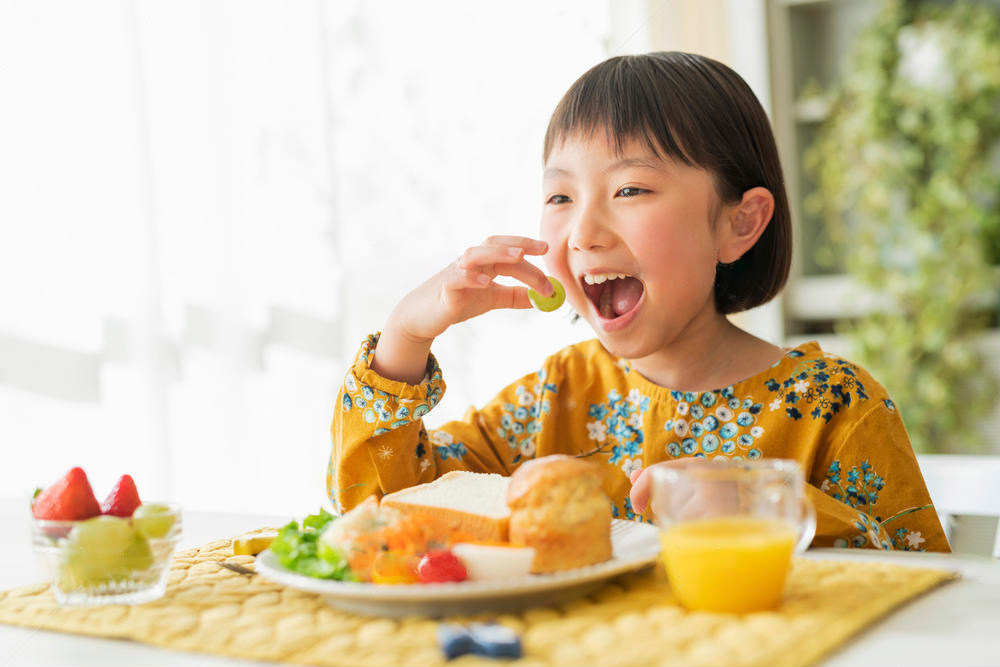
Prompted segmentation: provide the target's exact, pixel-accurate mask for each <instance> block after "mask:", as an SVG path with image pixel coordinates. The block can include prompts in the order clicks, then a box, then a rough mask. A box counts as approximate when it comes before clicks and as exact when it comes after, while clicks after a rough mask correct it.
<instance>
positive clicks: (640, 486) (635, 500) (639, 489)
mask: <svg viewBox="0 0 1000 667" xmlns="http://www.w3.org/2000/svg"><path fill="white" fill-rule="evenodd" d="M648 470H649V469H648V468H644V469H643V470H642V471H640V472H639V475H638V477H636V478H635V479H633V480H632V490H631V491H629V494H628V497H629V499H630V500H631V501H632V511H633V512H635V513H636V514H642V513H643V512H645V511H646V505H647V504H648V503H649V485H650V481H651V478H652V475H650V474H649V473H648Z"/></svg>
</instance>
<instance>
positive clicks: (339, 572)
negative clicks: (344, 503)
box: [270, 509, 356, 581]
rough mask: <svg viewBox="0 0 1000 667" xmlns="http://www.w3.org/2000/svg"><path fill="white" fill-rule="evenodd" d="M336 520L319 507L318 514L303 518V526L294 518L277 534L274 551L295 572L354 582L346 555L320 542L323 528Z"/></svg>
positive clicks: (273, 544) (272, 545)
mask: <svg viewBox="0 0 1000 667" xmlns="http://www.w3.org/2000/svg"><path fill="white" fill-rule="evenodd" d="M336 519H337V517H335V516H334V515H332V514H330V513H329V512H327V511H326V510H324V509H320V511H319V514H310V515H309V516H307V517H306V518H305V519H303V520H302V527H301V528H300V527H299V524H298V522H297V521H292V522H291V523H289V524H288V525H287V526H285V527H284V528H282V529H281V530H280V531H278V537H276V538H275V540H274V542H273V543H272V544H271V546H270V549H271V552H272V553H274V555H276V556H277V557H278V561H279V562H280V563H281V564H282V565H283V566H285V567H286V568H288V569H289V570H292V571H293V572H298V573H299V574H304V575H306V576H309V577H318V578H320V579H337V580H340V581H355V580H356V577H355V576H354V573H353V572H351V568H350V567H349V566H348V564H347V559H346V558H344V556H343V554H342V553H340V551H338V550H337V549H332V548H330V547H329V546H328V545H326V544H324V543H322V542H320V541H319V536H320V535H321V534H322V533H323V530H324V529H325V528H326V527H327V525H328V524H329V523H330V522H331V521H335V520H336Z"/></svg>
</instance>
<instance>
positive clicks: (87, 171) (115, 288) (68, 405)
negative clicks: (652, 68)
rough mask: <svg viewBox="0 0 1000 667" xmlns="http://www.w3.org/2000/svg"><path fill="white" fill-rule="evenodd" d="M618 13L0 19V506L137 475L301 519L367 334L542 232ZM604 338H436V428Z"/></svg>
mask: <svg viewBox="0 0 1000 667" xmlns="http://www.w3.org/2000/svg"><path fill="white" fill-rule="evenodd" d="M608 4H609V3H608V2H607V0H588V1H586V2H581V1H577V0H573V1H569V0H567V1H565V2H551V3H535V2H532V1H531V0H518V1H516V2H505V3H493V4H485V3H467V2H460V1H457V0H454V1H444V0H436V1H433V2H421V3H411V2H386V1H374V0H373V1H367V2H344V1H342V0H314V1H311V2H295V3H286V2H279V1H277V0H256V1H253V2H235V1H233V2H223V1H221V0H209V1H205V2H198V1H196V0H178V1H173V2H169V3H162V2H152V1H144V0H139V1H138V2H134V3H128V2H124V1H123V0H94V1H91V2H87V3H80V2H72V1H68V0H67V1H63V2H59V1H54V0H41V1H34V0H5V1H3V2H0V63H2V66H0V495H2V496H7V497H22V498H27V496H28V494H30V492H31V490H32V489H33V488H34V487H35V486H37V485H46V484H48V483H50V482H51V481H53V480H54V479H55V478H57V477H58V476H60V475H61V474H62V473H63V472H65V471H66V470H67V469H68V468H70V467H71V466H74V465H82V466H83V467H84V468H85V469H86V470H87V471H88V472H89V473H90V476H91V480H92V482H93V485H94V487H95V491H96V492H97V494H98V496H100V497H103V495H104V494H105V493H106V492H107V489H108V488H109V487H110V486H111V484H112V483H113V482H114V480H115V479H116V478H117V476H118V475H120V474H122V473H125V472H128V473H130V474H132V475H133V476H134V477H135V478H136V481H137V482H138V484H139V487H140V493H141V494H142V495H144V496H146V497H147V498H155V497H161V498H162V497H169V498H171V499H174V500H177V501H179V502H181V503H182V504H184V505H186V506H188V507H197V508H216V509H228V510H253V511H259V512H271V513H290V514H302V513H305V512H308V511H312V510H314V509H315V508H316V507H317V506H318V505H319V504H320V503H322V502H323V500H324V489H323V475H324V472H325V463H326V456H327V453H328V448H329V441H330V438H329V433H328V426H329V421H330V416H331V410H332V408H331V406H332V405H333V397H334V392H335V391H336V387H337V385H338V384H339V382H340V378H341V377H342V375H343V373H344V370H345V369H346V366H347V364H348V363H349V362H350V359H351V357H352V356H353V353H354V351H355V349H356V347H357V345H358V343H359V342H360V340H361V338H362V337H363V336H364V335H365V334H366V333H368V332H370V331H373V330H375V329H377V328H379V327H380V326H381V323H382V321H383V320H384V318H385V316H386V314H387V313H388V311H389V309H390V308H391V307H392V305H393V304H394V303H395V301H396V300H397V299H398V298H399V297H400V296H401V295H402V294H404V293H405V292H406V291H407V290H409V289H411V288H412V287H413V286H415V285H416V284H417V282H419V281H421V280H423V279H424V278H425V277H427V276H429V275H430V274H432V273H433V272H435V271H437V270H438V269H439V268H440V267H441V266H442V265H444V264H445V263H447V262H449V261H451V260H452V259H453V258H454V257H455V256H457V255H458V254H459V253H460V252H461V251H462V250H463V249H464V248H465V247H466V246H468V245H471V244H474V243H477V242H479V241H480V240H481V239H482V238H484V237H485V236H487V235H489V234H491V233H516V234H527V235H533V234H535V232H536V230H537V221H538V215H539V211H540V201H539V197H540V193H539V191H538V190H539V182H540V171H541V170H540V166H541V165H540V163H541V155H540V153H541V140H542V136H543V133H544V128H545V123H546V121H547V119H548V115H549V114H550V113H551V110H552V108H553V106H554V105H555V103H556V101H557V100H558V98H559V97H560V96H561V94H562V93H563V92H564V90H565V89H566V87H568V85H569V84H570V83H571V82H572V81H573V80H574V79H575V78H576V77H577V76H578V75H579V74H581V73H582V72H583V71H584V70H585V69H587V68H588V67H590V66H591V65H593V64H595V63H596V62H598V61H599V60H601V59H603V58H604V57H606V55H607V54H608V50H609V49H614V48H617V45H616V44H614V43H613V40H612V38H611V36H612V34H613V33H614V34H617V33H616V32H615V31H613V30H612V28H611V27H610V18H609V16H610V10H609V8H608ZM626 23H627V21H626ZM619 29H624V30H627V29H628V26H624V27H621V28H616V29H615V30H619ZM589 335H590V332H589V331H587V330H584V328H583V325H581V326H580V327H573V326H571V325H570V324H569V322H568V319H567V318H566V317H565V316H563V315H555V316H544V315H540V314H538V313H534V312H522V313H493V314H491V315H489V316H487V317H484V318H482V319H481V320H479V321H476V322H475V323H471V324H470V325H468V326H465V327H461V328H457V329H455V330H454V331H450V332H448V333H447V334H445V335H444V336H442V338H441V339H440V340H439V341H438V344H437V345H435V349H434V351H435V352H436V353H437V354H438V356H439V358H440V360H441V362H442V364H443V366H444V368H445V373H446V380H447V382H448V385H449V392H448V395H447V397H446V398H445V400H444V402H443V403H442V404H441V405H440V406H439V408H438V410H436V411H435V413H433V414H432V415H431V416H430V417H429V419H428V421H429V422H431V423H436V422H437V421H440V420H443V419H446V418H449V417H456V416H459V415H460V414H461V413H462V412H463V411H464V409H465V407H466V406H467V405H469V404H470V403H482V402H483V401H485V400H487V399H488V398H489V397H490V396H492V394H493V393H494V392H495V391H496V390H497V389H499V388H500V387H501V386H502V385H503V384H505V383H507V382H509V381H510V380H512V379H514V378H515V377H517V376H519V375H521V374H522V373H526V372H530V371H532V370H533V369H534V368H535V367H537V365H538V364H539V363H540V362H541V360H542V359H543V358H544V357H545V356H546V355H547V354H549V353H551V352H553V351H555V350H556V349H558V348H559V347H561V346H562V345H565V344H567V343H569V342H572V341H574V340H577V339H581V338H584V337H589Z"/></svg>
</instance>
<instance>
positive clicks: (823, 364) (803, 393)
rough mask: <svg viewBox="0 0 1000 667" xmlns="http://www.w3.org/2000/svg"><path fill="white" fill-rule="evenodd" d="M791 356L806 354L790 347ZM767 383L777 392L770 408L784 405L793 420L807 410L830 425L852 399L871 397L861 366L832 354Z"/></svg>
mask: <svg viewBox="0 0 1000 667" xmlns="http://www.w3.org/2000/svg"><path fill="white" fill-rule="evenodd" d="M788 356H789V357H802V356H804V355H803V352H802V351H801V350H791V351H789V352H788ZM764 385H765V386H766V387H767V389H768V391H770V392H771V393H773V394H776V396H775V397H774V398H773V400H771V401H770V403H769V404H768V405H769V407H770V409H771V410H772V411H774V410H779V409H780V408H782V407H783V406H784V408H785V414H786V415H787V416H788V418H789V419H792V420H799V419H802V417H803V416H804V414H803V410H805V411H806V412H805V414H808V415H809V416H810V417H812V418H813V419H823V421H824V422H825V423H827V424H829V423H830V420H831V419H833V416H834V415H835V414H837V413H838V412H840V411H841V410H845V409H846V408H848V407H850V406H851V403H852V401H855V400H856V401H866V400H868V393H867V391H866V389H865V385H864V384H863V383H862V382H861V380H860V379H858V367H857V366H855V365H854V364H852V363H851V362H849V361H845V360H843V359H840V358H839V357H836V356H834V355H832V354H826V355H824V356H823V358H821V359H804V360H803V361H802V362H800V363H799V364H798V365H797V366H796V367H795V369H794V370H793V371H792V374H791V375H790V376H789V377H787V378H785V379H784V380H783V381H781V382H779V381H778V380H777V379H776V378H774V377H771V378H768V379H767V380H766V381H765V383H764ZM890 402H891V401H890Z"/></svg>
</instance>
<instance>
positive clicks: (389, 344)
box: [371, 316, 434, 384]
mask: <svg viewBox="0 0 1000 667" xmlns="http://www.w3.org/2000/svg"><path fill="white" fill-rule="evenodd" d="M433 340H434V339H433V338H431V339H428V340H415V339H413V337H412V336H410V335H408V334H407V333H406V332H405V331H403V330H402V329H401V328H400V327H398V326H397V325H396V322H395V321H394V318H393V317H392V316H390V317H389V321H388V322H386V323H385V327H384V328H383V330H382V335H381V336H379V339H378V343H377V344H376V345H375V353H374V356H373V358H372V363H371V367H372V370H374V371H375V372H376V373H378V374H379V375H381V376H382V377H384V378H386V379H389V380H396V381H397V382H405V383H407V384H420V382H421V380H423V379H424V373H425V372H426V369H427V357H428V356H429V355H430V351H431V343H432V342H433Z"/></svg>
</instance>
